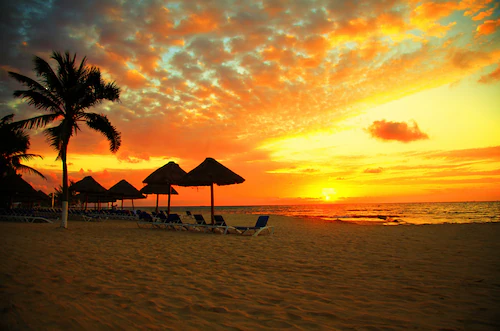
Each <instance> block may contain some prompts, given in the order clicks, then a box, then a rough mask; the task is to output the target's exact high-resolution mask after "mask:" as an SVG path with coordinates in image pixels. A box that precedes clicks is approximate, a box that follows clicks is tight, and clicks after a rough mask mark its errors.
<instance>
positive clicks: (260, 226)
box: [214, 216, 274, 237]
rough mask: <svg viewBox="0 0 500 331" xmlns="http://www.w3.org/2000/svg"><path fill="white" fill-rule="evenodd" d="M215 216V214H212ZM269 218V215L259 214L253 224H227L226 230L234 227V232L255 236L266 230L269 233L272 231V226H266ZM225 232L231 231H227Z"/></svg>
mask: <svg viewBox="0 0 500 331" xmlns="http://www.w3.org/2000/svg"><path fill="white" fill-rule="evenodd" d="M214 217H215V216H214ZM268 220H269V216H259V218H257V222H255V226H229V227H228V230H230V229H236V233H238V234H240V235H243V236H245V235H252V236H254V237H257V236H258V235H259V234H261V233H262V232H263V231H267V232H268V233H269V234H273V233H274V226H268V225H267V221H268ZM228 230H226V232H227V233H231V232H228Z"/></svg>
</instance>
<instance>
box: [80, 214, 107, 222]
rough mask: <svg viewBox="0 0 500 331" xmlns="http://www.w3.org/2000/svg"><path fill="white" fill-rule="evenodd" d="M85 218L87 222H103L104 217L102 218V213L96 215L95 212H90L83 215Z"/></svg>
mask: <svg viewBox="0 0 500 331" xmlns="http://www.w3.org/2000/svg"><path fill="white" fill-rule="evenodd" d="M82 216H83V220H84V221H85V222H101V221H102V220H103V219H102V218H101V215H94V214H88V215H82Z"/></svg>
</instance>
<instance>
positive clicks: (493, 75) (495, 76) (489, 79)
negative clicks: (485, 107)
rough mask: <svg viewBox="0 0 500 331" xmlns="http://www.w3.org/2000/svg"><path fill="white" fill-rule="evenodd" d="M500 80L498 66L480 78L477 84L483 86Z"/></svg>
mask: <svg viewBox="0 0 500 331" xmlns="http://www.w3.org/2000/svg"><path fill="white" fill-rule="evenodd" d="M499 80H500V64H499V65H498V67H497V68H496V69H495V70H493V71H492V72H490V73H489V74H487V75H484V76H482V77H481V78H480V79H479V80H478V82H479V83H483V84H489V83H495V82H498V81H499Z"/></svg>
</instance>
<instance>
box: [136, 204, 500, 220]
mask: <svg viewBox="0 0 500 331" xmlns="http://www.w3.org/2000/svg"><path fill="white" fill-rule="evenodd" d="M141 209H143V210H149V211H152V210H154V207H142V208H141ZM160 209H161V210H164V209H166V207H160ZM187 210H189V211H191V212H192V213H202V214H208V213H210V206H200V207H193V206H189V207H178V206H174V207H172V208H171V212H176V213H179V214H184V213H185V211H187ZM215 213H216V214H222V215H225V214H254V215H282V216H291V217H300V218H307V219H311V220H316V221H324V222H344V223H356V224H365V225H422V224H445V223H458V224H459V223H489V222H500V201H492V202H430V203H378V204H377V203H374V204H368V203H367V204H334V203H332V204H324V203H323V204H308V205H264V206H215Z"/></svg>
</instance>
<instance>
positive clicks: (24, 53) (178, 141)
mask: <svg viewBox="0 0 500 331" xmlns="http://www.w3.org/2000/svg"><path fill="white" fill-rule="evenodd" d="M0 17H1V19H0V25H1V29H0V36H1V38H0V41H1V45H2V51H1V52H0V68H1V71H0V116H2V117H3V116H5V115H7V114H11V113H14V114H15V118H14V119H15V120H20V119H25V118H28V117H32V116H34V115H36V114H37V113H36V111H35V109H34V108H31V107H29V106H28V105H27V104H26V103H25V102H23V101H22V100H18V99H14V98H13V96H12V93H13V91H14V90H16V89H20V88H21V86H20V85H19V84H17V83H16V82H15V81H14V80H13V79H11V78H10V77H8V75H7V71H15V72H19V73H21V74H23V75H28V76H30V77H33V78H35V76H34V74H33V71H32V69H33V63H32V58H33V55H38V56H41V57H43V58H44V59H46V60H49V58H50V54H51V53H52V51H54V50H57V51H61V52H64V51H66V50H69V51H70V52H76V53H77V54H78V56H79V58H78V60H81V58H82V57H83V56H87V58H88V62H89V64H91V65H96V66H98V67H99V68H100V69H101V71H102V72H103V74H104V76H105V78H106V79H108V80H114V81H115V82H116V83H117V85H118V86H120V88H121V91H122V92H121V96H120V102H119V103H111V102H106V103H104V104H103V105H102V106H100V107H98V108H95V109H93V111H95V112H100V113H103V114H106V115H107V116H108V117H109V119H110V121H111V123H112V124H113V125H115V126H116V127H117V129H118V130H119V131H121V133H122V146H121V148H120V150H119V151H118V152H117V153H116V154H112V153H110V152H109V145H108V142H107V140H106V139H105V138H104V137H103V136H101V135H99V134H98V133H95V132H94V131H91V130H90V129H88V128H87V127H85V126H84V127H83V130H82V131H81V132H79V133H78V135H77V136H75V137H73V138H72V140H71V141H70V146H69V157H68V162H69V172H70V179H72V180H74V181H78V180H80V179H82V178H83V177H84V176H89V175H91V176H93V177H94V179H96V180H97V181H98V182H99V183H101V184H102V185H103V186H104V187H106V188H109V187H111V186H112V185H114V184H115V183H117V182H118V181H120V180H121V179H126V180H127V181H129V182H130V183H131V184H133V185H134V186H135V187H136V188H139V189H140V188H141V187H142V186H143V184H142V181H143V180H144V179H145V178H146V177H147V176H148V175H149V174H150V173H151V172H153V171H154V170H156V169H157V168H159V167H161V166H163V165H164V164H166V163H167V162H168V161H175V162H176V163H178V164H179V165H180V166H181V168H183V169H184V170H185V171H189V170H191V169H193V168H194V167H196V166H197V165H198V164H200V163H201V162H202V161H203V160H204V159H205V158H206V157H213V158H215V159H216V160H218V161H219V162H221V163H222V164H224V165H226V166H227V167H228V168H230V169H232V170H233V171H234V172H236V173H237V174H239V175H240V176H242V177H243V178H245V179H246V181H245V182H244V183H243V184H239V185H231V186H221V187H217V186H216V187H215V201H216V204H217V205H259V204H294V203H316V202H336V203H357V202H423V201H469V200H500V8H499V2H497V1H493V0H464V1H435V2H430V1H413V0H408V1H398V0H392V1H391V0H388V1H382V0H376V1H370V0H366V1H322V0H318V1H305V0H295V1H279V0H274V1H229V0H227V1H222V0H220V1H219V0H213V1H168V2H166V1H140V2H138V1H125V0H123V1H113V0H99V1H98V0H96V1H91V0H75V1H57V0H55V1H34V0H32V1H25V0H19V1H2V2H1V4H0ZM51 63H52V62H51ZM30 134H31V149H30V152H31V153H36V154H40V155H42V156H43V157H44V158H43V160H40V159H37V160H34V161H33V162H30V163H29V165H30V166H33V167H35V168H36V169H37V170H39V171H41V172H42V173H43V174H45V175H46V176H47V178H48V180H46V181H44V180H41V179H38V178H36V177H34V176H32V175H27V174H25V175H24V176H23V178H25V179H26V180H27V181H29V182H30V183H31V184H32V185H33V186H34V187H35V188H36V189H42V190H43V191H45V192H46V193H50V192H52V191H53V190H54V187H58V186H59V185H61V177H62V166H61V162H60V161H56V160H55V159H56V155H57V153H56V152H55V151H54V150H52V149H51V147H50V146H49V145H48V143H47V142H46V141H45V137H44V136H43V134H42V133H41V131H39V132H37V131H30ZM176 189H177V191H178V192H179V195H178V196H175V197H174V198H173V200H172V201H173V202H172V204H173V205H174V206H176V205H179V206H181V205H209V204H210V193H209V190H208V189H207V188H184V187H176ZM154 201H155V198H154V197H152V196H150V197H148V199H147V200H142V201H136V203H135V204H136V205H141V204H142V205H153V204H154ZM160 201H161V203H162V202H165V203H166V201H167V198H166V197H161V198H160ZM129 204H130V203H129V202H126V205H129Z"/></svg>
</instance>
